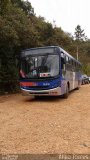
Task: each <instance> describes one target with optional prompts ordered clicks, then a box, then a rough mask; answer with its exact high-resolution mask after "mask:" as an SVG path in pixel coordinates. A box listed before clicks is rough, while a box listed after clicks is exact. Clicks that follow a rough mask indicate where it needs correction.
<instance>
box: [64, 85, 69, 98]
mask: <svg viewBox="0 0 90 160" xmlns="http://www.w3.org/2000/svg"><path fill="white" fill-rule="evenodd" d="M68 96H69V85H68V84H67V86H66V93H65V94H64V95H63V98H68Z"/></svg>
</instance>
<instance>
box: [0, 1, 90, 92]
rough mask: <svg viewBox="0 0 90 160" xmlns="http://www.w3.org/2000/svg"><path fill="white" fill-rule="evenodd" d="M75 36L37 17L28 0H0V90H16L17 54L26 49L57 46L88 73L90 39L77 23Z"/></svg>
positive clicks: (89, 68) (89, 71) (89, 70)
mask: <svg viewBox="0 0 90 160" xmlns="http://www.w3.org/2000/svg"><path fill="white" fill-rule="evenodd" d="M75 35H76V39H74V38H73V37H72V35H71V34H70V33H66V32H64V31H63V30H62V29H61V28H58V27H55V28H53V26H52V24H51V23H49V22H46V21H45V19H44V18H43V17H40V16H39V17H36V16H35V14H34V9H33V8H32V6H31V3H30V2H29V1H23V0H0V92H7V91H9V92H12V91H15V90H16V89H17V83H18V69H17V67H16V58H15V57H16V56H17V55H19V54H20V51H21V50H22V49H25V48H31V47H38V46H45V45H59V46H61V47H62V48H64V49H65V50H67V51H68V52H69V53H71V54H72V55H73V56H74V57H75V58H76V52H77V51H76V48H77V45H78V46H79V60H80V61H81V62H82V63H83V64H84V65H83V71H84V72H85V73H86V74H88V75H89V74H90V67H89V66H90V40H88V39H85V37H86V36H85V34H84V30H82V29H81V27H80V26H79V25H78V26H77V27H76V30H75Z"/></svg>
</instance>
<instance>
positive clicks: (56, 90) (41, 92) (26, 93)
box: [21, 87, 61, 96]
mask: <svg viewBox="0 0 90 160" xmlns="http://www.w3.org/2000/svg"><path fill="white" fill-rule="evenodd" d="M21 91H22V94H23V95H24V96H30V95H33V96H36V95H37V96H57V95H61V87H57V88H54V89H49V90H39V91H35V90H26V89H23V88H21Z"/></svg>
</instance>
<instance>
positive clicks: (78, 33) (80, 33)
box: [74, 25, 87, 41]
mask: <svg viewBox="0 0 90 160" xmlns="http://www.w3.org/2000/svg"><path fill="white" fill-rule="evenodd" d="M74 35H75V39H76V40H77V41H85V40H86V38H87V37H86V36H85V33H84V30H83V29H81V26H80V25H77V27H76V28H75V32H74Z"/></svg>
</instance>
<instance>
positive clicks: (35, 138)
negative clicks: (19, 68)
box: [0, 85, 90, 154]
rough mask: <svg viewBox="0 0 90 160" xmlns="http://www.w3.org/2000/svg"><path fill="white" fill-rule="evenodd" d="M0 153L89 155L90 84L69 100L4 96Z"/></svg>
mask: <svg viewBox="0 0 90 160" xmlns="http://www.w3.org/2000/svg"><path fill="white" fill-rule="evenodd" d="M0 153H11V154H13V153H34V154H37V153H38V154H40V153H44V154H45V153H50V154H51V153H73V154H74V153H80V154H81V153H85V154H86V153H90V85H84V86H81V88H80V90H75V91H73V92H72V93H70V95H69V98H68V99H63V98H55V97H51V98H50V97H46V98H38V99H34V98H30V97H23V96H22V95H21V94H14V95H9V96H8V95H6V96H1V97H0Z"/></svg>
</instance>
